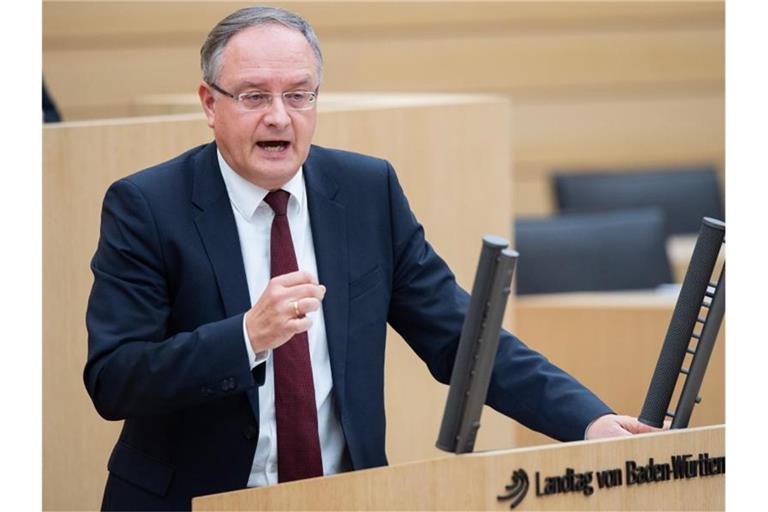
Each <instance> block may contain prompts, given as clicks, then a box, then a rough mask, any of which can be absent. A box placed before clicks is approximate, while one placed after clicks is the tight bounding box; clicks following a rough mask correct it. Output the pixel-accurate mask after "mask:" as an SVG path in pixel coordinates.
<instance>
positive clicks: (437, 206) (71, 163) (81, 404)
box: [43, 96, 514, 510]
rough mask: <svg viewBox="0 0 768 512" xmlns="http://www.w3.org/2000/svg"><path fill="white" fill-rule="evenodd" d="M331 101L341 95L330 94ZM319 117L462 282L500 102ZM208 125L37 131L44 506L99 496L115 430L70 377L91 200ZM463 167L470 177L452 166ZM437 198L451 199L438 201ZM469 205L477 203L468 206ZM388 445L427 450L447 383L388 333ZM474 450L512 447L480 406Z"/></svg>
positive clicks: (190, 122)
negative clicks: (391, 170)
mask: <svg viewBox="0 0 768 512" xmlns="http://www.w3.org/2000/svg"><path fill="white" fill-rule="evenodd" d="M341 103H343V102H341ZM341 103H338V102H337V105H336V107H335V109H329V110H328V111H325V112H322V113H321V114H320V116H319V126H318V133H317V136H316V142H317V143H319V144H323V145H329V146H333V147H342V148H344V149H350V150H356V151H361V152H365V153H369V154H374V155H377V156H381V157H384V158H388V159H389V160H390V161H391V162H392V163H393V164H394V165H395V167H396V169H397V170H398V175H399V177H400V180H401V183H402V185H403V187H404V189H405V191H406V194H407V195H408V197H409V199H410V201H411V206H412V208H413V209H414V211H415V212H416V214H417V216H418V217H419V219H420V220H421V221H422V223H423V224H424V226H425V229H426V233H427V236H428V238H429V239H430V241H431V242H432V243H433V245H434V246H435V248H436V249H437V250H438V251H439V253H440V254H441V255H442V256H443V257H444V258H445V259H446V260H447V261H448V263H449V264H450V265H451V267H452V268H453V270H454V271H455V273H456V275H457V276H458V279H459V280H460V282H462V283H463V284H464V285H471V280H472V279H473V274H474V269H475V265H476V261H477V257H478V255H479V250H480V239H481V237H482V235H484V234H486V233H488V232H492V233H499V234H504V233H506V230H507V229H508V226H509V218H510V217H511V215H512V214H511V211H510V207H509V205H510V199H509V190H510V184H509V181H510V177H509V172H508V169H509V166H510V163H509V145H508V144H509V138H508V136H507V133H508V116H507V108H506V100H503V99H499V98H493V97H485V98H479V97H473V98H467V97H456V96H443V97H441V98H431V99H430V98H424V97H421V100H419V99H418V98H414V97H410V98H402V99H401V101H399V102H398V101H397V99H396V98H395V99H392V98H390V99H389V100H388V101H384V100H382V103H381V106H377V105H376V104H375V103H371V102H367V103H366V104H365V106H362V105H358V107H357V108H354V109H353V108H350V109H349V110H344V109H343V107H342V106H341ZM211 137H212V135H211V133H210V131H209V129H208V127H207V126H206V124H205V121H204V118H203V116H202V115H201V114H192V115H178V116H173V117H157V118H135V119H123V120H112V121H83V122H73V123H63V124H61V125H58V126H48V127H46V128H44V130H43V148H44V154H43V202H44V203H43V204H44V206H43V246H44V254H43V285H44V294H43V316H44V322H43V354H44V356H43V419H44V425H43V453H44V460H43V486H44V489H43V507H44V509H46V510H74V509H76V510H92V509H96V508H98V507H99V504H100V502H101V494H102V491H103V485H104V481H105V478H106V463H107V459H108V455H109V453H110V450H111V448H112V446H113V444H114V441H115V439H116V436H117V433H118V431H119V428H120V424H119V423H114V422H113V423H110V422H107V421H105V420H103V419H101V418H99V417H98V416H97V415H96V413H95V411H94V409H93V406H92V405H91V403H90V401H89V399H88V396H87V394H86V392H85V388H84V385H83V382H82V370H83V366H84V364H85V358H86V348H87V347H86V332H85V325H84V323H85V322H84V317H85V308H86V301H87V296H88V293H89V290H90V286H91V283H92V276H91V274H90V270H89V266H88V265H89V261H90V258H91V256H92V255H93V252H94V250H95V248H96V242H97V238H98V226H99V212H100V207H101V201H102V199H103V196H104V193H105V191H106V189H107V186H108V185H109V183H111V182H112V181H114V180H115V179H117V178H119V177H121V176H125V175H127V174H130V173H132V172H135V171H137V170H139V169H141V168H143V167H146V166H149V165H152V164H155V163H159V162H161V161H163V160H165V159H168V158H171V157H173V156H175V155H176V154H178V153H180V152H182V151H184V150H185V149H187V148H190V147H192V146H194V145H196V144H200V143H204V142H207V141H209V140H210V139H211ZM466 169H471V170H472V181H471V183H469V182H468V181H467V179H466V175H465V174H464V171H465V170H466ZM446 203H450V204H451V208H446V207H445V205H446ZM478 205H480V206H478ZM388 341H389V342H388V348H387V366H386V372H387V373H386V381H387V384H386V389H385V393H386V401H387V412H388V438H387V450H388V453H389V454H390V459H391V460H392V461H393V462H404V461H408V460H416V459H422V458H426V457H430V456H434V455H435V454H436V453H437V452H436V450H435V449H434V448H432V446H434V442H435V439H436V436H437V430H438V427H439V421H440V418H441V414H442V408H443V405H444V401H445V396H446V392H447V388H446V387H444V386H442V385H440V384H437V383H436V382H434V381H433V379H432V377H431V376H430V375H429V372H428V371H427V369H426V367H425V366H424V365H423V363H421V362H420V361H419V360H418V359H417V358H416V356H415V355H413V354H412V352H411V351H410V349H408V348H407V347H406V346H405V344H404V343H403V342H402V341H401V340H399V339H398V338H397V337H396V336H395V335H391V336H390V338H389V340H388ZM485 418H486V421H487V422H488V424H489V425H493V427H492V428H489V429H488V430H487V432H485V433H482V434H481V435H480V438H479V440H478V444H479V446H481V447H486V448H487V447H498V446H512V445H513V444H514V442H513V440H514V427H513V425H512V422H511V421H509V420H507V419H504V418H502V417H501V416H499V415H497V414H496V413H493V412H492V411H491V412H489V413H488V414H486V415H485Z"/></svg>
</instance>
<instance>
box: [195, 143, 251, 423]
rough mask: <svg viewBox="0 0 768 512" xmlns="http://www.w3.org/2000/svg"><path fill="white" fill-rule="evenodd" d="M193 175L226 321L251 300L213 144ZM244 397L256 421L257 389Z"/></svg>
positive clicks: (197, 162)
mask: <svg viewBox="0 0 768 512" xmlns="http://www.w3.org/2000/svg"><path fill="white" fill-rule="evenodd" d="M193 172H194V178H193V185H192V203H193V204H194V205H195V206H196V207H197V209H198V213H197V215H196V216H195V224H196V226H197V230H198V232H199V233H200V238H201V239H202V241H203V245H204V246H205V250H206V252H207V253H208V258H209V259H210V261H211V266H213V271H214V274H215V275H216V281H217V283H218V285H219V293H220V295H221V301H222V303H223V304H224V312H225V314H226V316H227V317H231V316H234V315H238V314H240V313H243V312H245V311H247V310H248V309H249V308H250V307H251V298H250V295H249V293H248V281H247V280H246V277H245V267H244V265H243V257H242V251H241V249H240V238H239V236H238V234H237V224H235V217H234V215H233V213H232V206H231V204H230V200H229V195H228V194H227V189H226V187H225V186H224V180H223V179H222V177H221V171H220V170H219V162H218V159H217V155H216V145H215V144H210V145H208V147H206V148H205V149H204V150H203V151H202V152H201V153H200V154H199V155H197V157H196V158H195V164H194V171H193ZM247 394H248V399H249V401H250V403H251V409H252V410H253V413H254V415H255V416H256V418H257V419H258V417H259V393H258V387H256V386H254V387H252V388H250V389H249V390H248V392H247Z"/></svg>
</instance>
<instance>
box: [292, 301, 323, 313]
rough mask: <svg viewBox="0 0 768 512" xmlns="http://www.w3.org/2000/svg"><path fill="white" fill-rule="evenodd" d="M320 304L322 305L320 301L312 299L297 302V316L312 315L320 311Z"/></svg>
mask: <svg viewBox="0 0 768 512" xmlns="http://www.w3.org/2000/svg"><path fill="white" fill-rule="evenodd" d="M320 304H322V303H321V302H320V300H318V299H315V298H312V297H308V298H305V299H299V300H297V301H296V306H297V307H298V310H299V313H300V314H299V315H298V316H303V315H306V314H307V313H313V312H315V311H317V310H318V309H320Z"/></svg>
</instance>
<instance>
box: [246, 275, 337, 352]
mask: <svg viewBox="0 0 768 512" xmlns="http://www.w3.org/2000/svg"><path fill="white" fill-rule="evenodd" d="M323 297H325V286H323V285H321V284H318V283H317V279H316V278H315V277H314V276H312V275H311V274H309V273H307V272H303V271H297V272H291V273H290V274H283V275H281V276H277V277H274V278H272V279H271V280H270V281H269V284H268V285H267V288H266V289H265V290H264V293H262V294H261V297H259V300H258V301H257V302H256V304H254V305H253V307H252V308H251V309H250V310H249V311H248V312H247V313H246V314H245V329H246V331H247V332H248V338H249V340H250V342H251V346H252V347H253V351H254V352H256V353H257V354H258V353H259V352H263V351H264V350H267V349H275V348H277V347H279V346H280V345H282V344H283V343H285V342H286V341H288V340H290V339H291V338H292V337H293V335H294V334H297V333H300V332H304V331H307V330H308V329H309V328H310V326H311V325H312V320H310V319H309V317H307V316H306V314H307V313H311V312H313V311H317V310H318V309H320V302H321V301H322V300H323Z"/></svg>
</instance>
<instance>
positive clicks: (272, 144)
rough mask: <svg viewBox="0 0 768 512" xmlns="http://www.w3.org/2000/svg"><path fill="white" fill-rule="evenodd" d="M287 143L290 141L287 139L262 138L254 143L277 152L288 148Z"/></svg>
mask: <svg viewBox="0 0 768 512" xmlns="http://www.w3.org/2000/svg"><path fill="white" fill-rule="evenodd" d="M289 144H290V142H288V141H287V140H263V141H261V142H257V143H256V145H257V146H259V147H260V148H261V149H263V150H265V151H269V152H271V153H279V152H281V151H285V150H286V149H288V145H289Z"/></svg>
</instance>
